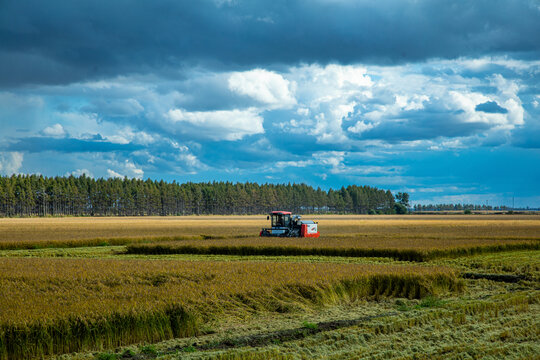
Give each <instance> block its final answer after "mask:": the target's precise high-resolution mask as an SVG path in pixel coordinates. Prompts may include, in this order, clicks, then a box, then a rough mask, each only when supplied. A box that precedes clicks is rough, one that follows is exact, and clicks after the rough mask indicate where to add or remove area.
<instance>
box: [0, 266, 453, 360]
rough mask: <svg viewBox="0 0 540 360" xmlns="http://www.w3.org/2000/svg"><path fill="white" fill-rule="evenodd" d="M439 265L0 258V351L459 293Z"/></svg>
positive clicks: (21, 353) (152, 335) (35, 350)
mask: <svg viewBox="0 0 540 360" xmlns="http://www.w3.org/2000/svg"><path fill="white" fill-rule="evenodd" d="M461 287H462V283H461V282H460V280H459V279H458V278H457V277H456V274H455V272H454V271H453V270H451V269H449V268H444V267H437V268H427V267H413V266H381V265H355V264H324V263H322V264H321V263H319V264H309V263H278V262H262V263H254V262H253V263H243V262H213V261H209V262H205V263H201V262H190V261H151V260H101V259H51V258H49V259H39V258H37V259H36V258H4V259H1V260H0V289H1V290H2V295H3V296H2V297H1V298H0V309H2V311H1V312H0V354H2V357H3V358H12V357H21V358H24V357H26V356H36V355H37V356H39V355H41V354H51V353H61V352H66V351H67V352H69V351H74V350H81V349H85V348H92V347H96V346H105V347H112V346H118V345H122V344H129V343H132V342H137V341H158V340H163V339H167V338H170V337H174V336H182V335H190V334H196V333H197V332H198V326H197V322H198V321H204V320H208V319H209V318H211V317H215V316H218V315H220V314H223V313H231V312H235V311H238V310H239V309H241V310H244V311H255V310H263V309H264V310H271V311H278V312H280V311H281V312H283V311H287V308H288V307H291V306H302V304H306V303H314V304H325V303H326V304H328V303H331V302H335V301H338V300H342V299H343V298H345V297H346V298H358V297H365V296H400V297H406V298H420V297H423V296H425V295H426V294H437V293H441V292H447V291H459V290H460V289H461Z"/></svg>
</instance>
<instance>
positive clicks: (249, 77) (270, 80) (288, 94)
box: [229, 69, 296, 108]
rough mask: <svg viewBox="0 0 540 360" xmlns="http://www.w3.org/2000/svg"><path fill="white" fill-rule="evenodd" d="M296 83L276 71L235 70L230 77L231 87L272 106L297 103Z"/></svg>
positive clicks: (285, 105) (280, 106)
mask: <svg viewBox="0 0 540 360" xmlns="http://www.w3.org/2000/svg"><path fill="white" fill-rule="evenodd" d="M294 87H295V84H294V83H291V82H289V81H288V80H286V79H284V78H283V76H281V75H279V74H276V73H275V72H272V71H268V70H263V69H254V70H250V71H244V72H235V73H233V74H232V75H231V76H230V77H229V89H230V90H231V91H233V92H235V93H237V94H240V95H246V96H249V97H251V98H253V99H255V100H257V101H259V102H261V103H263V104H268V105H270V106H271V107H272V108H290V107H291V106H293V105H294V104H296V99H295V98H294V95H293V91H292V90H291V88H294Z"/></svg>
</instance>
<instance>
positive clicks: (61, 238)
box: [0, 215, 540, 250]
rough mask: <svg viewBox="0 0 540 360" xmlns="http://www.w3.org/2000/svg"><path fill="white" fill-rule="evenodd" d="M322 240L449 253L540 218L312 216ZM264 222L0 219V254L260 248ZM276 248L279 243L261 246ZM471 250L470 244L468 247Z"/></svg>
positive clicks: (516, 233)
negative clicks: (165, 245)
mask: <svg viewBox="0 0 540 360" xmlns="http://www.w3.org/2000/svg"><path fill="white" fill-rule="evenodd" d="M305 218H310V219H314V220H316V221H318V222H319V229H320V231H321V238H320V240H319V241H314V240H311V241H312V242H310V243H309V244H313V246H324V245H320V244H324V242H325V241H326V242H331V243H332V247H351V246H353V247H358V246H361V247H365V248H404V247H407V248H416V249H419V248H422V249H425V248H437V249H440V248H441V247H443V248H449V247H459V246H469V244H474V245H486V244H503V243H511V242H515V241H524V242H527V241H531V240H540V216H536V215H516V216H508V215H482V216H471V215H467V216H464V215H451V216H450V215H447V216H433V215H431V216H430V215H420V216H402V217H399V216H393V215H387V216H384V215H381V216H365V215H356V216H351V215H343V216H339V215H332V216H329V215H312V216H305ZM267 226H268V221H266V216H186V217H143V218H141V217H125V218H118V217H112V218H110V217H109V218H107V217H102V218H85V217H80V218H77V217H68V218H6V219H0V250H1V249H6V250H8V249H30V248H42V247H80V246H100V245H127V244H137V243H153V242H170V241H179V240H191V241H192V242H191V243H190V245H193V243H198V242H199V240H206V239H208V238H222V239H223V238H224V239H227V240H228V242H229V243H231V244H238V245H244V244H246V243H247V244H253V243H254V241H255V240H258V241H257V243H259V244H265V240H264V239H255V238H256V237H257V235H258V234H259V231H260V229H261V228H262V227H267ZM267 241H270V242H271V243H272V244H276V242H279V241H280V239H271V240H267ZM474 245H473V246H474Z"/></svg>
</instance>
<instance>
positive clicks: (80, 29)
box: [0, 0, 540, 206]
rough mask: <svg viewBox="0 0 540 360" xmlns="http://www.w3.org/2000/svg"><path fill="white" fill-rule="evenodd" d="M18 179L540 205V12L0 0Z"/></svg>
mask: <svg viewBox="0 0 540 360" xmlns="http://www.w3.org/2000/svg"><path fill="white" fill-rule="evenodd" d="M14 173H15V174H17V173H39V174H43V175H47V176H56V175H70V174H73V175H76V176H78V175H81V174H83V173H86V174H87V175H88V176H92V177H95V178H99V177H124V176H127V177H130V178H133V177H134V178H142V179H146V178H150V179H164V180H167V181H172V180H176V181H178V182H185V181H195V182H199V181H213V180H218V181H221V180H223V181H233V182H236V181H240V182H244V181H254V182H259V183H264V182H271V183H288V182H296V183H301V182H304V183H307V184H309V185H312V186H314V187H321V188H323V189H328V188H339V187H341V186H343V185H345V186H346V185H349V184H357V185H370V186H376V187H380V188H384V189H390V190H392V191H407V192H409V193H410V194H411V199H412V202H413V203H430V202H432V203H443V202H444V203H449V202H452V203H462V202H467V203H481V204H485V203H488V204H489V205H499V204H505V205H511V204H512V198H513V197H514V199H515V204H516V206H526V205H529V206H540V193H539V190H538V188H539V187H538V185H539V184H540V1H539V0H521V1H520V0H516V1H507V0H477V1H424V0H415V1H412V0H411V1H408V0H393V1H392V0H381V1H347V0H287V1H285V0H273V1H255V0H229V1H227V0H200V1H187V0H186V1H177V0H170V1H127V0H118V1H99V0H80V1H55V0H49V1H38V0H35V1H26V0H2V1H0V174H2V175H11V174H14Z"/></svg>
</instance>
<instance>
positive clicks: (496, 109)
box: [474, 101, 508, 114]
mask: <svg viewBox="0 0 540 360" xmlns="http://www.w3.org/2000/svg"><path fill="white" fill-rule="evenodd" d="M474 110H476V111H482V112H485V113H488V114H507V113H508V110H507V109H505V108H503V107H501V106H499V104H497V103H496V102H495V101H488V102H485V103H482V104H478V105H476V107H475V108H474Z"/></svg>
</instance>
